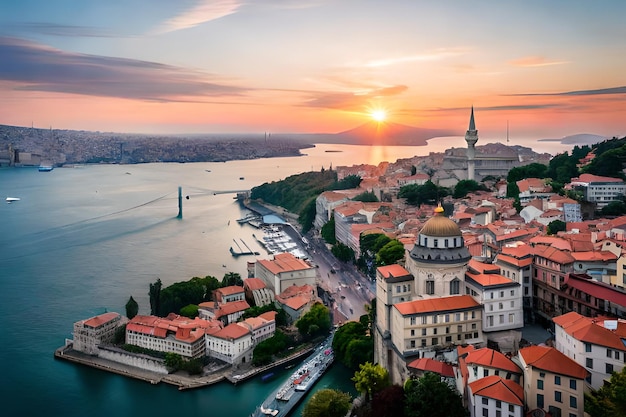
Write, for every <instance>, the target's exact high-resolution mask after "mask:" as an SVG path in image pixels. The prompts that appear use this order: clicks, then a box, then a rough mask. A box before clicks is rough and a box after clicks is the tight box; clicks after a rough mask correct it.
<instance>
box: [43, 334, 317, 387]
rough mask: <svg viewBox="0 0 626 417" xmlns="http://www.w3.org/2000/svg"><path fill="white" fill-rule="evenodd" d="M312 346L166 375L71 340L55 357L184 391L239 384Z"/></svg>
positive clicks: (307, 353) (298, 356)
mask: <svg viewBox="0 0 626 417" xmlns="http://www.w3.org/2000/svg"><path fill="white" fill-rule="evenodd" d="M313 349H314V347H312V346H309V347H307V348H305V349H301V350H299V351H298V352H295V353H293V354H292V355H289V356H287V357H285V358H281V359H278V360H276V361H274V362H272V363H271V364H269V365H266V366H260V367H253V366H251V365H250V366H248V367H242V368H240V367H233V366H231V365H229V364H226V363H224V364H222V365H219V366H212V367H211V368H210V369H208V370H206V368H205V371H204V372H203V374H202V375H189V374H188V373H187V372H185V371H178V372H175V373H172V374H167V375H164V374H160V373H157V372H152V371H148V370H144V369H141V368H137V367H135V366H130V365H125V364H122V363H119V362H114V361H111V360H108V359H103V358H100V357H98V356H92V355H87V354H84V353H82V352H78V351H76V350H74V349H72V345H71V344H69V345H67V346H63V347H60V348H58V349H56V350H55V351H54V357H55V358H57V359H63V360H67V361H70V362H73V363H78V364H81V365H86V366H90V367H92V368H95V369H100V370H103V371H107V372H112V373H115V374H118V375H122V376H126V377H129V378H133V379H138V380H141V381H145V382H149V383H151V384H153V385H156V384H159V383H161V382H163V383H166V384H169V385H173V386H176V387H178V389H179V390H181V391H182V390H187V389H193V388H202V387H206V386H210V385H213V384H217V383H218V382H222V381H224V380H226V381H229V382H231V383H232V384H235V385H236V384H237V383H239V382H243V381H246V380H248V379H250V378H253V377H254V376H256V375H259V374H262V373H264V372H266V371H268V370H271V369H274V368H277V367H280V366H283V365H286V364H289V363H291V362H294V361H297V360H299V359H302V358H304V357H306V356H308V355H309V354H310V353H311V352H312V351H313Z"/></svg>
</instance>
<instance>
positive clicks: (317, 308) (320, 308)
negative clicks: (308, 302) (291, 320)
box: [296, 303, 331, 338]
mask: <svg viewBox="0 0 626 417" xmlns="http://www.w3.org/2000/svg"><path fill="white" fill-rule="evenodd" d="M296 327H297V328H298V331H299V332H300V334H301V335H302V336H305V337H308V338H312V337H315V336H319V335H321V334H326V333H328V331H329V330H330V327H331V322H330V312H329V311H328V308H327V307H326V306H324V305H323V304H322V303H315V304H313V306H312V307H311V309H310V310H309V311H308V312H306V313H305V314H304V315H302V317H300V319H299V320H298V321H297V322H296Z"/></svg>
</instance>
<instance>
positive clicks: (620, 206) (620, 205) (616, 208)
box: [600, 198, 626, 216]
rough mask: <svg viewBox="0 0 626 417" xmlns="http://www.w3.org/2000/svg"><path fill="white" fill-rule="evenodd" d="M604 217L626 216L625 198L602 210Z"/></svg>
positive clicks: (611, 203)
mask: <svg viewBox="0 0 626 417" xmlns="http://www.w3.org/2000/svg"><path fill="white" fill-rule="evenodd" d="M600 213H602V215H603V216H622V215H624V214H626V202H625V201H624V198H622V199H621V200H618V201H611V202H610V203H609V204H607V205H606V206H604V207H602V210H600Z"/></svg>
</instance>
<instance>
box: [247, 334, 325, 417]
mask: <svg viewBox="0 0 626 417" xmlns="http://www.w3.org/2000/svg"><path fill="white" fill-rule="evenodd" d="M333 335H334V333H331V335H330V336H329V337H328V338H327V339H326V340H325V341H324V343H322V344H321V345H320V346H319V347H317V349H316V351H315V353H314V354H313V356H312V357H310V358H309V359H307V360H306V361H304V362H303V363H302V365H300V367H299V368H298V369H297V370H296V371H295V372H294V373H293V374H291V376H290V377H289V378H288V379H287V381H285V383H284V384H282V385H281V386H280V387H278V389H277V390H276V391H274V392H272V393H271V394H270V396H269V397H267V399H266V400H265V401H263V403H262V404H261V405H260V406H259V407H258V408H257V409H256V410H255V411H254V413H252V414H251V417H268V416H270V417H285V416H287V415H289V413H291V411H292V410H293V408H294V407H295V406H296V405H297V404H298V403H299V402H300V401H301V400H302V398H304V396H305V395H306V393H307V392H309V390H310V389H311V388H312V387H313V385H315V383H316V382H317V380H318V379H320V378H321V376H322V375H324V372H326V370H327V369H328V368H329V367H330V365H331V364H332V363H333V360H334V359H335V356H334V354H333V350H332V342H333Z"/></svg>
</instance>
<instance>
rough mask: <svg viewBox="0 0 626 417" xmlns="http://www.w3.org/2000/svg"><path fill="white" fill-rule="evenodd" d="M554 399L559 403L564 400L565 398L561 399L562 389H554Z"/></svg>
mask: <svg viewBox="0 0 626 417" xmlns="http://www.w3.org/2000/svg"><path fill="white" fill-rule="evenodd" d="M554 401H556V402H557V403H562V402H563V400H562V399H561V391H554Z"/></svg>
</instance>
